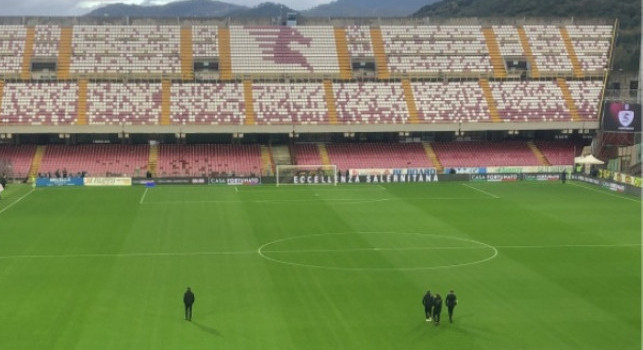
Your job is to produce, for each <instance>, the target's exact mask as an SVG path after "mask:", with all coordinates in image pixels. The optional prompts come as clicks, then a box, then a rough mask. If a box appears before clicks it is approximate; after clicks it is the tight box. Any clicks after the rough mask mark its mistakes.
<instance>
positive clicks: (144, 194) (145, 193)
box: [138, 187, 149, 204]
mask: <svg viewBox="0 0 643 350" xmlns="http://www.w3.org/2000/svg"><path fill="white" fill-rule="evenodd" d="M147 190H149V188H148V187H145V191H144V192H143V195H142V196H141V200H140V201H139V202H138V204H143V201H144V200H145V196H147Z"/></svg>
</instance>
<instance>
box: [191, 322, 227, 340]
mask: <svg viewBox="0 0 643 350" xmlns="http://www.w3.org/2000/svg"><path fill="white" fill-rule="evenodd" d="M190 323H192V324H193V325H194V326H195V327H196V328H198V329H199V330H201V331H203V332H205V333H208V334H210V335H213V336H215V337H220V336H221V333H219V331H218V330H216V329H215V328H212V327H210V326H206V325H204V324H201V323H199V322H194V321H191V322H190Z"/></svg>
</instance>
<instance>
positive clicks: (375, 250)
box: [262, 246, 491, 254]
mask: <svg viewBox="0 0 643 350" xmlns="http://www.w3.org/2000/svg"><path fill="white" fill-rule="evenodd" d="M458 249H491V248H490V247H487V246H477V247H475V246H468V247H447V246H445V247H439V246H436V247H404V248H377V247H374V248H346V249H296V250H262V252H263V253H266V254H270V253H297V254H299V253H354V252H386V251H392V252H396V251H400V252H407V251H413V250H458Z"/></svg>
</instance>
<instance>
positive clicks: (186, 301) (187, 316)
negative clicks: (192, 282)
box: [183, 287, 194, 321]
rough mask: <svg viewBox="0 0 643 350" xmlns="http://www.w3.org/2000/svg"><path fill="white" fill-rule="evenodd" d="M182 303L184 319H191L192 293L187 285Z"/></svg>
mask: <svg viewBox="0 0 643 350" xmlns="http://www.w3.org/2000/svg"><path fill="white" fill-rule="evenodd" d="M183 304H185V319H186V320H188V321H192V304H194V293H192V291H191V290H190V287H188V290H186V291H185V293H184V294H183Z"/></svg>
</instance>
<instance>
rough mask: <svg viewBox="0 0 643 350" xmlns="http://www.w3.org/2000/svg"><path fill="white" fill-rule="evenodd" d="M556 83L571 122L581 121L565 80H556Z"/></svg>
mask: <svg viewBox="0 0 643 350" xmlns="http://www.w3.org/2000/svg"><path fill="white" fill-rule="evenodd" d="M556 83H557V84H558V87H560V91H562V93H563V97H565V105H566V106H567V109H569V113H570V114H571V115H572V121H574V122H579V121H581V117H580V115H579V114H578V108H576V102H574V98H573V97H572V93H571V91H569V86H568V85H567V80H565V78H556Z"/></svg>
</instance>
